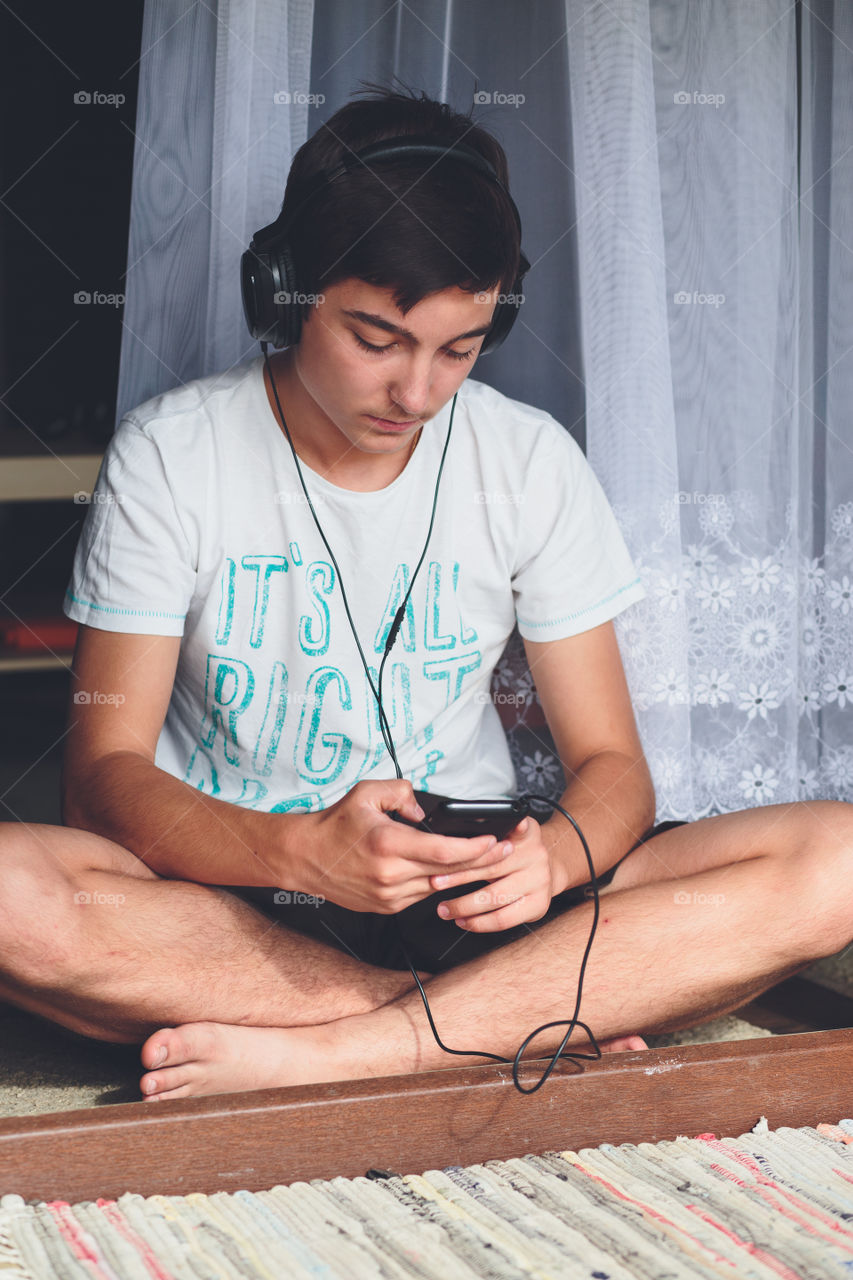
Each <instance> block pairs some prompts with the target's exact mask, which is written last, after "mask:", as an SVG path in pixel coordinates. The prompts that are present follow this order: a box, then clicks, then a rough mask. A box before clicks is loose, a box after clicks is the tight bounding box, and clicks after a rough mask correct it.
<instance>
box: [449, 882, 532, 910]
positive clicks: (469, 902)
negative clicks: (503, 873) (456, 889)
mask: <svg viewBox="0 0 853 1280" xmlns="http://www.w3.org/2000/svg"><path fill="white" fill-rule="evenodd" d="M497 886H500V887H497ZM524 896H525V892H524V887H523V886H521V885H512V884H509V883H507V882H506V881H503V880H499V881H497V882H496V884H490V885H480V887H479V888H478V889H475V890H474V892H473V893H464V894H461V895H460V896H459V897H458V898H450V899H448V900H447V901H446V902H443V903H440V904H439V907H438V914H439V915H440V916H441V917H442V919H443V920H468V919H469V918H473V917H474V916H480V915H484V914H486V915H488V914H491V913H492V912H495V911H498V910H501V909H503V908H504V907H509V906H512V905H513V904H514V903H516V902H519V901H520V900H522V899H523V898H524Z"/></svg>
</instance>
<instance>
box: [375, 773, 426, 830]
mask: <svg viewBox="0 0 853 1280" xmlns="http://www.w3.org/2000/svg"><path fill="white" fill-rule="evenodd" d="M379 803H380V807H381V808H382V809H383V810H384V811H385V812H386V813H387V812H388V810H389V809H393V810H394V811H395V812H396V813H399V814H400V815H401V816H402V817H404V818H408V819H409V821H410V822H421V821H423V819H424V818H425V817H426V814H425V813H424V811H423V809H422V808H421V806H420V805H419V804H418V801H417V799H416V797H415V792H414V788H413V787H412V784H411V782H408V781H407V780H406V779H405V778H396V779H394V781H393V782H392V781H391V780H390V779H389V780H388V782H387V783H385V785H384V787H383V789H382V794H381V797H380V800H379Z"/></svg>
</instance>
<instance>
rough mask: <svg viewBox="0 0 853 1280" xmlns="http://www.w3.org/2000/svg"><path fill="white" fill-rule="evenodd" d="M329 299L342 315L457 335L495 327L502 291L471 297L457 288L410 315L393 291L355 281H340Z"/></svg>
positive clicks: (419, 305)
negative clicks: (493, 320) (370, 317)
mask: <svg viewBox="0 0 853 1280" xmlns="http://www.w3.org/2000/svg"><path fill="white" fill-rule="evenodd" d="M325 298H326V302H327V303H331V304H332V306H334V307H335V308H337V309H339V310H340V311H346V312H353V311H359V312H361V313H362V314H363V316H364V315H373V316H376V317H381V318H382V319H384V320H385V321H387V322H390V323H391V324H393V325H395V326H398V327H399V328H400V329H402V330H405V331H407V332H408V333H410V334H416V333H417V332H418V330H420V329H422V328H426V329H431V328H432V327H434V326H435V325H439V326H440V327H442V328H448V329H450V330H451V331H452V332H453V333H457V332H458V333H462V332H463V331H468V330H470V329H474V328H477V327H480V326H487V325H489V324H490V323H491V318H492V312H493V310H494V306H495V303H496V301H497V298H498V288H497V286H496V287H495V288H494V289H492V290H487V291H484V292H476V293H470V292H467V291H466V290H465V289H460V288H459V287H458V286H457V285H453V286H451V287H450V288H447V289H440V290H437V291H436V292H435V293H430V294H427V296H426V297H424V298H421V300H420V301H419V302H416V303H415V305H414V306H413V307H411V308H410V309H409V310H408V311H407V312H403V311H401V310H400V309H399V307H398V306H397V304H396V303H395V301H394V290H393V288H391V287H385V286H379V285H374V284H368V283H367V281H365V280H358V279H355V278H353V279H348V280H340V281H338V283H337V284H334V285H332V286H331V287H330V288H329V289H328V290H326V294H325ZM357 318H359V319H361V318H362V317H357ZM363 322H364V323H367V321H363Z"/></svg>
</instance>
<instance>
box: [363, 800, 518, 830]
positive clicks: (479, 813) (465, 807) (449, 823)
mask: <svg viewBox="0 0 853 1280" xmlns="http://www.w3.org/2000/svg"><path fill="white" fill-rule="evenodd" d="M415 799H416V800H417V802H418V804H419V805H420V806H421V808H422V809H423V811H424V814H425V815H426V816H425V818H424V819H423V821H422V822H411V821H410V820H409V819H408V818H403V817H401V815H400V814H398V813H396V812H394V811H391V812H390V813H389V814H388V816H389V818H393V819H394V820H395V821H396V822H403V823H405V824H406V826H409V827H416V828H417V829H418V830H420V831H429V832H431V833H432V834H433V835H436V836H464V837H470V836H495V838H496V839H498V840H504V839H505V838H506V837H507V836H508V835H509V833H510V832H511V831H512V829H513V828H514V827H517V826H518V824H519V822H521V820H522V818H526V817H527V815H528V814H529V812H530V806H529V805H528V803H527V801H526V800H452V799H450V797H449V796H439V795H435V794H434V793H433V792H431V791H416V792H415Z"/></svg>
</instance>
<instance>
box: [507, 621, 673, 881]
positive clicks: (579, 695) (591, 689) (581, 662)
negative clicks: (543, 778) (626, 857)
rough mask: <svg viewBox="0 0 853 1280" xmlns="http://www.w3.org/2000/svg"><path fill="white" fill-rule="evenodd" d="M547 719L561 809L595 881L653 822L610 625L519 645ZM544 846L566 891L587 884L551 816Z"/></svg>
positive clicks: (561, 822)
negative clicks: (561, 784)
mask: <svg viewBox="0 0 853 1280" xmlns="http://www.w3.org/2000/svg"><path fill="white" fill-rule="evenodd" d="M524 647H525V651H526V653H527V661H528V665H529V667H530V670H531V673H532V675H533V678H534V680H535V681H536V688H537V691H538V693H539V698H540V701H541V703H542V707H543V710H544V712H545V719H546V720H547V722H548V727H549V728H550V730H551V734H552V736H553V738H554V742H555V745H556V747H557V752H558V754H559V757H560V762H561V764H562V766H563V771H564V773H565V775H566V789H565V791H564V792H563V795H562V797H561V798H560V804H561V805H562V806H563V808H564V809H567V810H568V812H569V813H570V814H571V815H572V817H573V818H574V819H575V820H576V821H577V823H578V825H579V826H580V828H581V830H582V831H583V833H584V836H585V837H586V840H587V843H588V845H589V848H590V852H591V854H592V859H593V863H594V865H595V869H596V872H597V873H599V874H600V873H601V872H602V871H606V870H607V869H608V868H609V867H612V866H613V865H614V863H616V862H618V861H619V859H620V858H621V857H622V856H623V854H625V853H627V852H628V850H629V849H630V848H631V846H632V845H634V844H636V842H637V841H638V840H639V839H640V837H641V836H643V835H644V834H645V832H646V831H647V830H648V829H649V827H650V826H651V825H652V823H653V822H654V817H655V795H654V787H653V785H652V780H651V775H650V773H649V768H648V765H647V763H646V759H645V756H644V755H643V749H642V746H641V744H640V738H639V734H638V733H637V726H636V722H635V719H634V712H633V708H632V706H631V698H630V694H629V692H628V685H627V682H626V680H625V672H624V669H623V667H622V659H621V656H620V654H619V647H618V644H617V642H616V633H615V631H614V628H613V623H612V622H605V623H603V624H602V625H601V626H599V627H594V628H593V629H592V630H591V631H585V632H583V634H581V635H578V636H570V637H569V638H567V639H565V640H554V641H550V642H545V643H539V642H534V641H531V640H525V641H524ZM542 841H543V843H544V845H545V847H546V849H548V850H549V852H550V853H551V854H552V856H553V857H554V859H555V862H556V864H557V866H558V868H559V871H560V872H561V874H562V875H563V876H564V877H565V883H564V884H562V885H561V881H560V880H558V883H557V889H558V891H559V889H560V887H562V888H571V887H573V886H575V885H579V884H583V883H585V882H586V881H587V880H588V879H589V869H588V867H587V862H586V858H585V856H584V852H583V848H582V846H581V843H580V840H579V839H578V837H577V834H576V833H575V831H574V829H573V827H572V826H571V825H570V824H569V823H568V822H567V821H566V819H565V818H564V817H563V815H562V814H561V813H559V812H557V811H555V812H554V814H553V817H552V818H550V819H549V820H548V821H546V822H543V824H542Z"/></svg>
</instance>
